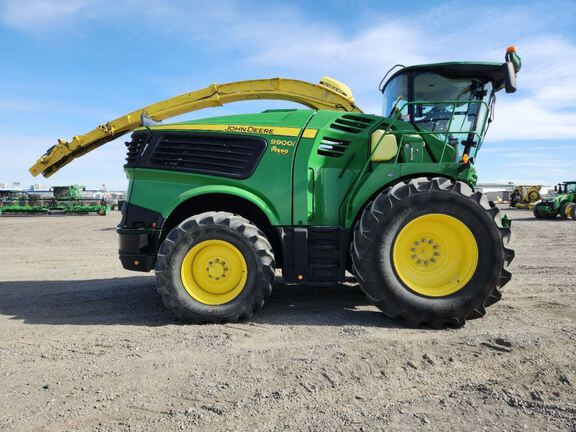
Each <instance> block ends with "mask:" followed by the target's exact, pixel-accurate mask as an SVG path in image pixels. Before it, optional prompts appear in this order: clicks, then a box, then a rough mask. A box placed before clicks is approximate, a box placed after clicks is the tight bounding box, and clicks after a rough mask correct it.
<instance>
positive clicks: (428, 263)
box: [392, 214, 478, 297]
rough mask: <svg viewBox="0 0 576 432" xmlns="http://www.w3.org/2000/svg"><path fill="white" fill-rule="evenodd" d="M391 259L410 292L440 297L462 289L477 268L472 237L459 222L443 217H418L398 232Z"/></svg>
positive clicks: (466, 228)
mask: <svg viewBox="0 0 576 432" xmlns="http://www.w3.org/2000/svg"><path fill="white" fill-rule="evenodd" d="M392 260H393V264H394V268H395V270H396V273H397V274H398V276H399V278H400V280H401V281H402V282H403V283H404V285H406V286H407V287H408V288H409V289H410V290H412V291H414V292H416V293H418V294H421V295H424V296H428V297H443V296H447V295H450V294H454V293H455V292H458V291H459V290H461V289H462V288H463V287H464V286H465V285H466V284H467V283H468V282H469V281H470V279H471V278H472V276H473V275H474V273H475V271H476V267H477V265H478V245H477V243H476V239H475V238H474V234H472V232H471V231H470V229H469V228H468V227H467V226H466V225H465V224H464V223H463V222H462V221H460V220H459V219H456V218H455V217H453V216H449V215H446V214H428V215H424V216H420V217H417V218H415V219H413V220H412V221H410V222H409V223H408V224H406V225H405V226H404V227H403V228H402V229H401V230H400V232H399V233H398V236H397V237H396V240H395V242H394V246H393V250H392Z"/></svg>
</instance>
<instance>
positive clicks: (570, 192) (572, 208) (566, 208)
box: [534, 181, 576, 220]
mask: <svg viewBox="0 0 576 432" xmlns="http://www.w3.org/2000/svg"><path fill="white" fill-rule="evenodd" d="M575 203H576V181H565V182H563V183H559V184H558V185H556V186H554V193H553V194H550V195H549V196H547V197H545V198H544V199H542V200H541V201H539V202H537V203H536V205H535V206H534V216H535V217H536V218H537V219H554V218H555V217H556V216H560V218H561V219H569V218H570V219H572V220H576V205H575Z"/></svg>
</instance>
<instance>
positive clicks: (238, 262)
mask: <svg viewBox="0 0 576 432" xmlns="http://www.w3.org/2000/svg"><path fill="white" fill-rule="evenodd" d="M180 275H181V279H182V284H183V285H184V288H185V289H186V291H187V292H188V294H190V296H191V297H192V298H194V299H195V300H197V301H199V302H201V303H204V304H209V305H219V304H224V303H228V302H230V301H231V300H233V299H234V298H236V297H237V296H238V295H239V294H240V293H241V292H242V290H243V289H244V285H245V284H246V279H247V275H248V269H247V264H246V260H245V259H244V256H243V255H242V253H241V252H240V251H239V250H238V248H236V246H234V245H233V244H231V243H228V242H226V241H223V240H206V241H203V242H201V243H198V244H197V245H195V246H194V247H193V248H192V249H190V250H189V251H188V253H187V254H186V256H185V257H184V260H183V261H182V266H181V270H180Z"/></svg>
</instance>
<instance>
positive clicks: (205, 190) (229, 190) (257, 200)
mask: <svg viewBox="0 0 576 432" xmlns="http://www.w3.org/2000/svg"><path fill="white" fill-rule="evenodd" d="M208 194H220V195H234V196H237V197H239V198H243V199H245V200H246V201H250V202H251V203H252V204H254V205H255V206H256V207H258V208H259V209H260V210H262V212H264V214H265V215H266V217H267V218H268V220H269V221H270V224H271V225H280V220H279V217H278V213H277V212H276V210H275V209H274V208H273V207H272V206H271V205H270V203H268V202H267V201H266V200H264V199H263V198H262V197H259V196H258V195H256V194H254V193H252V192H249V191H247V190H246V189H241V188H238V187H234V186H223V185H213V186H201V187H198V188H195V189H190V190H187V191H186V192H183V193H181V194H180V195H178V196H176V197H175V198H174V199H173V200H172V201H170V203H169V204H168V206H167V207H166V208H165V209H164V211H163V212H162V217H163V218H164V219H167V218H168V216H169V215H170V214H171V213H172V212H173V211H174V209H176V207H178V206H179V205H180V204H182V203H183V202H184V201H187V200H189V199H190V198H195V197H199V196H201V195H208Z"/></svg>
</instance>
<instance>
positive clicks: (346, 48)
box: [0, 0, 576, 172]
mask: <svg viewBox="0 0 576 432" xmlns="http://www.w3.org/2000/svg"><path fill="white" fill-rule="evenodd" d="M0 1H1V0H0ZM190 3H191V2H188V1H183V0H174V1H163V0H126V1H122V2H117V1H112V0H20V1H10V0H5V1H3V2H1V3H0V21H1V22H3V23H4V24H6V25H9V26H12V27H15V28H17V29H19V31H24V32H27V33H31V34H34V33H36V32H42V33H43V34H45V33H46V32H52V33H51V35H50V37H54V38H56V37H62V36H65V35H66V34H69V32H71V31H83V32H89V31H90V26H89V25H86V24H88V23H89V22H98V23H105V24H106V26H107V28H108V29H110V31H112V32H113V31H115V30H117V29H122V31H125V30H126V29H127V28H133V27H131V26H133V25H137V27H138V32H141V33H142V34H144V33H147V32H151V33H153V37H154V40H157V39H160V38H162V44H165V45H166V46H168V48H167V51H169V52H171V50H172V47H171V46H170V42H171V41H174V42H177V43H178V44H182V43H183V41H187V42H186V43H184V46H185V48H181V49H184V50H186V51H187V52H186V54H189V53H190V52H192V53H199V57H201V56H202V55H203V54H205V53H210V55H211V56H213V58H211V59H210V62H211V63H210V62H206V63H204V64H202V65H200V66H198V64H197V63H196V64H193V63H185V61H186V59H187V58H189V57H190V56H188V55H183V56H182V58H183V60H182V61H183V65H185V66H186V67H184V66H183V67H182V68H181V69H180V70H182V71H186V72H185V73H186V75H184V72H175V71H174V70H168V71H167V72H165V73H163V74H162V73H159V74H155V77H154V79H155V80H156V82H155V83H159V84H160V85H161V86H165V91H164V93H168V94H171V93H172V92H174V89H178V90H179V89H180V88H183V89H185V90H188V91H189V90H193V89H194V86H195V85H196V84H197V81H194V80H191V79H190V72H189V69H190V68H191V67H190V66H195V67H196V68H198V67H199V68H202V69H205V70H207V71H212V72H213V73H214V74H215V75H216V76H217V77H218V78H216V77H215V78H213V80H215V81H217V80H219V77H226V78H230V77H233V79H244V78H257V77H265V76H277V75H288V76H290V77H294V78H300V79H307V80H310V81H317V80H318V79H319V78H320V77H321V76H322V75H325V74H327V75H330V76H333V77H334V78H336V79H339V80H341V81H343V82H345V83H347V84H348V85H349V86H350V87H351V88H352V90H353V91H354V93H355V95H356V99H357V101H358V104H359V106H361V107H362V108H364V110H365V111H366V112H371V113H379V112H380V110H381V108H380V107H381V95H380V94H379V92H378V91H377V86H378V82H379V81H380V79H381V78H382V76H383V75H384V74H385V72H386V71H387V70H388V69H389V68H390V67H391V66H393V65H394V64H396V63H403V64H418V63H428V62H439V61H447V60H467V59H468V60H476V59H478V60H486V61H502V60H503V55H504V48H505V47H506V46H507V45H508V44H510V43H516V44H517V45H518V46H519V48H520V55H521V56H522V58H523V62H524V67H523V69H522V71H521V72H520V74H519V76H518V84H519V90H518V92H517V93H515V94H511V95H507V94H504V93H503V92H501V93H500V94H499V95H498V102H497V104H496V116H495V122H494V123H493V124H492V125H491V127H490V130H489V132H488V135H487V139H488V140H489V141H488V142H494V143H497V142H503V141H506V142H513V141H519V140H532V141H533V140H548V141H551V140H560V139H569V138H575V137H576V74H574V70H576V45H575V43H574V41H573V39H570V38H567V37H565V36H562V34H561V32H560V30H558V28H560V27H561V26H562V23H563V22H567V21H569V19H568V18H567V16H569V15H570V13H572V12H574V7H571V8H569V9H567V8H565V7H563V5H570V3H563V2H559V3H554V5H555V6H552V5H548V6H546V5H544V6H542V7H541V6H539V5H538V4H537V3H532V4H531V5H530V7H524V6H522V7H517V8H513V7H506V8H502V7H500V6H498V7H493V8H490V7H481V8H480V7H476V6H475V7H473V8H472V7H468V8H467V7H463V6H462V4H461V3H454V2H447V3H444V4H440V5H439V6H432V7H428V8H426V10H425V11H423V12H422V13H420V14H418V13H413V14H411V16H409V17H408V16H400V15H397V14H394V8H389V9H390V10H386V12H385V13H384V12H380V11H379V10H373V11H370V14H368V13H366V14H364V15H360V16H351V17H349V22H346V24H347V25H343V23H342V21H343V20H342V19H340V20H337V21H331V20H330V14H328V13H327V14H318V15H312V13H311V12H307V11H306V10H304V9H300V8H298V7H297V6H294V3H280V2H276V1H273V0H271V1H269V2H267V4H266V7H262V4H261V3H256V2H254V1H251V0H245V1H243V2H239V1H233V0H223V1H218V2H214V1H206V0H202V1H195V2H193V5H191V4H190ZM562 11H565V12H564V15H563V12H562ZM134 23H136V24H134ZM158 23H164V24H165V23H169V25H158ZM416 23H417V24H418V25H415V24H416ZM455 23H460V24H464V25H455ZM518 23H521V25H519V24H518ZM123 34H124V33H123ZM139 34H140V33H139ZM50 37H47V40H50ZM151 37H152V36H151ZM186 44H188V45H186ZM188 47H189V48H188ZM154 55H158V54H157V53H155V54H154ZM138 73H143V72H142V71H139V72H138ZM178 74H181V76H178ZM205 84H207V82H203V83H202V84H201V85H202V86H203V85H205ZM183 91H184V90H183ZM160 93H162V92H160ZM93 102H94V103H98V102H97V101H93ZM46 104H52V102H51V101H38V102H36V101H33V100H23V99H18V98H8V97H7V98H5V99H4V100H3V101H2V102H0V112H1V111H5V112H6V111H10V110H11V109H10V107H11V106H12V107H14V108H15V109H16V110H19V111H22V112H33V111H38V110H39V109H40V110H42V109H43V107H45V106H46ZM54 106H56V107H58V105H57V104H55V105H54ZM133 108H137V107H136V106H135V107H133ZM72 109H73V110H74V111H77V110H76V108H75V107H72ZM237 109H238V107H237V106H232V108H231V109H229V108H224V109H222V110H220V111H218V110H213V111H212V110H211V111H203V112H202V113H201V114H196V113H194V114H193V115H192V116H188V117H198V116H204V115H206V113H210V115H212V114H214V115H218V114H220V115H222V114H225V113H232V112H234V111H236V110H237ZM60 110H61V111H64V110H65V107H60ZM239 111H242V108H240V109H239ZM78 112H79V110H78ZM86 115H87V116H89V115H91V114H90V113H88V112H87V113H86ZM114 117H115V115H114ZM105 120H107V119H106V118H102V120H101V121H105ZM97 122H100V117H99V118H98V121H97ZM72 132H82V131H72ZM52 141H53V140H52V139H51V140H50V141H48V142H52ZM483 151H485V152H487V154H488V153H489V152H491V151H492V148H491V147H490V146H486V147H485V148H484V149H483ZM102 152H103V150H98V151H97V152H95V154H96V153H98V154H102V159H101V160H105V159H106V158H105V155H104V153H102ZM92 157H93V156H92V155H90V156H86V158H87V159H88V158H92ZM115 157H116V156H115ZM94 158H95V159H89V160H90V161H91V162H93V163H96V162H97V161H98V160H100V159H98V157H97V156H94ZM83 159H84V158H83ZM83 159H82V160H83ZM82 160H80V161H77V162H75V163H74V164H80V165H79V166H83V167H88V165H82V163H81V162H82ZM555 162H556V161H552V162H550V165H554V163H555ZM74 164H73V165H74ZM71 166H72V165H71ZM524 168H526V167H524ZM70 169H71V168H69V167H67V168H66V170H70ZM562 172H564V171H562Z"/></svg>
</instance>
